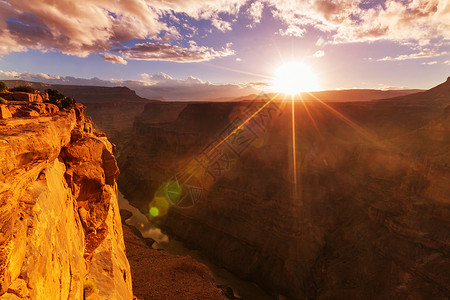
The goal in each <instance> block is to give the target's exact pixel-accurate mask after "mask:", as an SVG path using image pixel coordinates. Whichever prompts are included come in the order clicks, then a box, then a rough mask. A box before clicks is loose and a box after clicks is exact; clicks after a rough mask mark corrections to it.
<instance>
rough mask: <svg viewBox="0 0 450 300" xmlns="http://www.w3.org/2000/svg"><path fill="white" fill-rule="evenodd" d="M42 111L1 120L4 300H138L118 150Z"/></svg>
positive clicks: (72, 116)
mask: <svg viewBox="0 0 450 300" xmlns="http://www.w3.org/2000/svg"><path fill="white" fill-rule="evenodd" d="M8 104H10V103H8ZM41 104H42V103H32V104H31V105H29V106H21V108H22V109H24V108H25V107H26V108H27V109H30V110H32V111H39V112H37V115H36V116H34V117H33V116H32V115H28V116H27V118H23V117H18V114H17V113H13V116H14V118H10V119H7V120H0V122H1V123H0V169H1V173H0V219H1V221H0V224H2V225H1V226H2V227H1V232H0V299H22V298H24V299H83V297H84V298H86V299H131V298H132V297H133V294H132V286H131V273H130V267H129V264H128V260H127V258H126V255H125V245H124V242H123V235H122V226H121V221H120V216H119V209H118V206H117V186H116V179H117V175H118V168H117V165H116V163H115V159H114V156H113V154H112V150H113V145H112V144H111V143H110V142H109V141H108V140H107V138H106V137H105V136H104V135H102V134H98V133H96V132H93V131H92V124H91V122H90V120H88V119H85V117H84V107H83V106H82V105H77V106H76V107H75V108H74V109H72V110H69V111H65V112H59V111H57V108H55V107H52V106H51V107H50V106H49V105H50V104H42V105H43V106H42V105H41ZM8 106H9V108H12V109H11V110H12V111H14V104H12V105H8Z"/></svg>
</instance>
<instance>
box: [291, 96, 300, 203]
mask: <svg viewBox="0 0 450 300" xmlns="http://www.w3.org/2000/svg"><path fill="white" fill-rule="evenodd" d="M291 103H292V114H291V118H292V121H291V123H292V161H293V163H292V167H293V179H294V200H297V197H298V186H297V147H296V140H295V132H296V130H295V100H294V95H291Z"/></svg>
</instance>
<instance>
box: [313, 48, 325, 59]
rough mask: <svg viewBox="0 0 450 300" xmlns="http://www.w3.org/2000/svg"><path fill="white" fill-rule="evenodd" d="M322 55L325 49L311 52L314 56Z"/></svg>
mask: <svg viewBox="0 0 450 300" xmlns="http://www.w3.org/2000/svg"><path fill="white" fill-rule="evenodd" d="M324 55H325V51H323V50H318V51H316V52H314V54H313V56H314V57H322V56H324Z"/></svg>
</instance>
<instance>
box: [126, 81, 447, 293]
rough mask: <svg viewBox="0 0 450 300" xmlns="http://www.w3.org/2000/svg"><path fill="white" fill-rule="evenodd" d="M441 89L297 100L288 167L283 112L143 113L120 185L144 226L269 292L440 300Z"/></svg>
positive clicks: (288, 134)
mask: <svg viewBox="0 0 450 300" xmlns="http://www.w3.org/2000/svg"><path fill="white" fill-rule="evenodd" d="M449 87H450V82H449V81H447V83H444V84H442V85H440V86H438V87H436V88H434V89H432V90H430V91H427V92H423V93H418V94H415V95H411V96H404V97H401V98H398V99H392V100H383V101H372V102H359V103H335V104H332V105H328V104H323V103H321V102H319V101H314V102H305V103H301V102H298V103H296V104H295V105H294V109H295V120H296V122H295V127H294V129H295V141H296V142H295V146H296V147H295V154H296V155H295V159H296V160H295V162H294V161H293V157H294V155H293V149H294V148H293V142H292V140H293V139H292V128H293V125H292V123H291V122H292V120H291V116H292V109H291V105H290V104H288V105H286V104H283V103H280V109H279V110H272V111H270V113H269V112H268V111H263V110H262V112H261V113H256V114H254V116H253V117H252V118H251V119H252V121H251V122H249V123H248V124H247V125H245V126H241V127H239V124H242V121H243V120H246V119H247V117H248V116H249V114H246V113H245V111H246V110H247V109H248V107H249V105H251V104H249V103H220V104H189V105H188V106H186V107H185V108H184V109H183V111H182V112H180V113H179V114H178V117H177V118H176V119H174V118H173V116H171V117H170V118H168V119H167V120H161V122H154V121H152V119H151V118H152V113H151V111H152V109H155V110H158V109H159V107H156V108H155V107H153V106H154V104H149V105H148V106H147V107H146V110H145V112H144V113H143V114H141V115H140V116H139V117H138V118H137V119H136V122H135V131H134V137H133V139H132V141H131V143H130V144H129V145H128V146H127V148H126V149H124V151H123V153H122V155H121V158H120V160H119V165H120V167H121V170H122V174H124V175H125V176H123V177H121V179H119V185H120V188H121V191H122V193H124V194H125V195H126V196H127V198H128V199H129V200H130V202H132V203H133V204H134V205H136V206H138V207H139V208H140V209H141V210H142V211H144V212H146V213H147V214H148V216H149V218H152V219H153V221H154V222H156V223H159V224H161V225H162V226H164V227H165V228H166V229H167V230H170V231H171V232H172V234H174V235H176V236H178V237H180V238H182V239H183V240H184V241H186V242H187V243H188V244H189V245H190V246H191V247H194V248H198V249H201V250H202V251H203V252H204V253H205V254H207V255H209V256H210V257H212V258H213V259H215V260H216V261H217V262H218V263H220V264H221V265H223V266H225V267H227V268H228V269H230V270H232V271H234V272H235V273H236V274H238V275H239V276H241V277H243V278H246V279H250V280H253V281H256V282H258V283H260V284H261V285H262V286H264V287H265V288H266V289H267V290H270V291H272V293H273V294H275V295H279V294H283V295H285V296H287V297H289V298H292V299H307V298H316V299H407V298H412V299H423V298H427V299H446V297H447V296H448V295H449V294H450V285H449V284H448V282H450V278H449V273H448V268H449V267H450V257H449V245H450V244H449V241H450V224H449V221H448V220H449V219H450V199H449V195H450V190H449V187H450V184H449V182H450V169H449V166H450V154H449V153H450V149H449V147H450V140H449V137H450V127H449V124H450V118H449V107H450V94H449V92H448V88H449ZM256 105H259V107H262V106H264V101H261V99H260V101H258V102H257V103H256ZM253 111H255V110H253ZM236 118H238V119H239V120H240V121H239V120H238V121H237V123H236V120H237V119H236ZM239 122H241V123H239ZM261 124H264V126H262V127H261V126H259V125H261ZM230 128H231V130H230ZM235 128H237V130H233V129H235ZM294 174H296V175H297V176H296V178H295V177H294ZM196 178H197V179H198V180H195V179H196ZM295 183H297V184H295ZM186 200H191V202H190V203H189V202H186Z"/></svg>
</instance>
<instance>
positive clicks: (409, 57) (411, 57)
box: [377, 51, 447, 61]
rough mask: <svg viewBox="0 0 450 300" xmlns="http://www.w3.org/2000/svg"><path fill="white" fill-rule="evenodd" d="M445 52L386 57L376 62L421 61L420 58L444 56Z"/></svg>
mask: <svg viewBox="0 0 450 300" xmlns="http://www.w3.org/2000/svg"><path fill="white" fill-rule="evenodd" d="M446 54H447V52H446V51H444V52H440V53H435V52H418V53H412V54H402V55H399V56H395V57H391V56H386V57H383V58H380V59H377V61H398V60H408V59H421V58H430V57H438V56H442V55H446Z"/></svg>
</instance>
